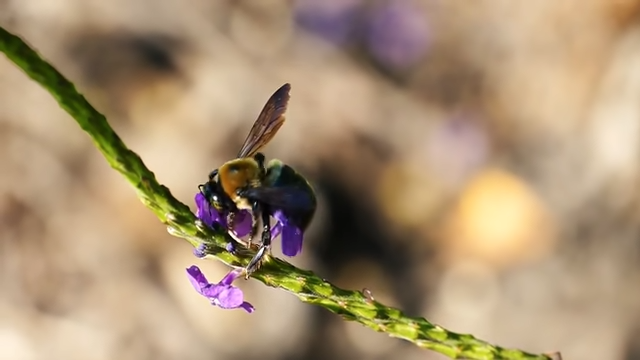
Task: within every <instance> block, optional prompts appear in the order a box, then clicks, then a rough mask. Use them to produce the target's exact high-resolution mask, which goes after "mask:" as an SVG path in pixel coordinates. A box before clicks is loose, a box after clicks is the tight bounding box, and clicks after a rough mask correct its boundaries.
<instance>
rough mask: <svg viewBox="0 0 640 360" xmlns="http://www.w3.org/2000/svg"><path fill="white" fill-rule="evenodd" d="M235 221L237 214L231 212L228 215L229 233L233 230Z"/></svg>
mask: <svg viewBox="0 0 640 360" xmlns="http://www.w3.org/2000/svg"><path fill="white" fill-rule="evenodd" d="M235 220H236V213H235V212H233V211H229V214H227V230H229V231H231V230H233V225H234V224H235Z"/></svg>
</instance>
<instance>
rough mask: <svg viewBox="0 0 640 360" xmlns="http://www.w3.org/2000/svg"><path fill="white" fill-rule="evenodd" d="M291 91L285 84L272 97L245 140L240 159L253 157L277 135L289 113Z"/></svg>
mask: <svg viewBox="0 0 640 360" xmlns="http://www.w3.org/2000/svg"><path fill="white" fill-rule="evenodd" d="M290 90H291V85H289V84H284V85H282V86H281V87H280V88H279V89H278V90H276V92H275V93H273V95H271V97H270V98H269V100H268V101H267V103H266V104H265V105H264V108H263V109H262V111H261V112H260V115H259V116H258V119H257V120H256V122H255V123H253V126H252V127H251V130H250V131H249V134H248V135H247V138H246V139H245V140H244V143H243V144H242V147H241V148H240V152H238V158H244V157H251V156H253V155H254V154H255V153H257V152H258V151H259V150H260V149H261V148H262V147H264V146H265V145H267V143H269V141H271V139H272V138H273V137H274V136H275V135H276V133H277V132H278V129H280V127H281V126H282V124H284V113H285V111H287V104H288V102H289V91H290Z"/></svg>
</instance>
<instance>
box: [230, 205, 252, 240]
mask: <svg viewBox="0 0 640 360" xmlns="http://www.w3.org/2000/svg"><path fill="white" fill-rule="evenodd" d="M252 223H253V220H252V219H251V214H250V213H249V212H248V211H246V210H242V211H240V212H239V213H238V214H237V215H236V218H235V220H234V224H233V232H235V233H236V235H237V236H238V237H243V236H247V235H249V233H250V232H251V225H252Z"/></svg>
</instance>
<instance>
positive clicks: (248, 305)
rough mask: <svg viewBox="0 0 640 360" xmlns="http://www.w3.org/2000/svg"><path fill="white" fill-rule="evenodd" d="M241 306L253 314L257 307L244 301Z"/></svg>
mask: <svg viewBox="0 0 640 360" xmlns="http://www.w3.org/2000/svg"><path fill="white" fill-rule="evenodd" d="M240 307H241V308H243V309H244V310H245V311H246V312H248V313H249V314H251V313H252V312H253V311H254V310H255V308H254V307H253V305H251V304H249V303H248V302H246V301H244V302H242V304H240Z"/></svg>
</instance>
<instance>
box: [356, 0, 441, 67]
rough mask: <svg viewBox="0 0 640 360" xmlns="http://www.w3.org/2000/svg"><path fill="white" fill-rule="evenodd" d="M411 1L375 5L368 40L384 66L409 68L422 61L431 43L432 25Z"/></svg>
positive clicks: (385, 2)
mask: <svg viewBox="0 0 640 360" xmlns="http://www.w3.org/2000/svg"><path fill="white" fill-rule="evenodd" d="M418 10H419V9H417V8H416V7H415V4H413V3H412V2H410V1H405V0H388V1H384V2H381V3H380V4H378V5H377V6H375V7H374V9H373V11H372V13H371V16H370V18H369V28H368V34H367V35H368V36H367V42H368V46H369V49H370V51H371V52H372V54H373V56H374V57H375V58H376V59H377V60H378V61H380V62H381V63H382V64H383V65H386V66H388V67H392V68H398V69H402V68H406V67H408V66H411V65H413V64H415V63H416V62H418V61H419V60H420V59H421V58H422V57H423V56H424V55H425V53H426V52H427V50H428V48H429V45H430V35H431V34H430V28H429V26H430V24H429V22H428V20H427V19H425V17H424V16H423V15H422V14H421V13H420V11H418Z"/></svg>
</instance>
